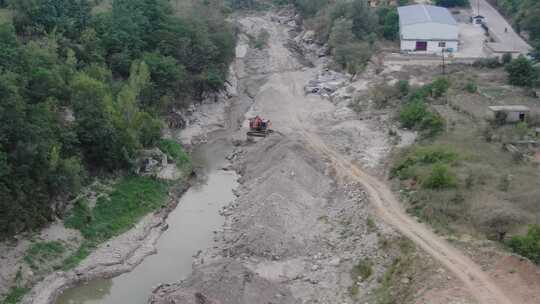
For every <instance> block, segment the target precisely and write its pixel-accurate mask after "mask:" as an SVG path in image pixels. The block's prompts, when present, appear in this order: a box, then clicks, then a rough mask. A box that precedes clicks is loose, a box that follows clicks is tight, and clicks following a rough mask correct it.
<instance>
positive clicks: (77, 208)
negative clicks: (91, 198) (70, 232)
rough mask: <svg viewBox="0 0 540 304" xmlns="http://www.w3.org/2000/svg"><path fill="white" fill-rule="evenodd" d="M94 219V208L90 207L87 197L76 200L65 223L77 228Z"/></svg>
mask: <svg viewBox="0 0 540 304" xmlns="http://www.w3.org/2000/svg"><path fill="white" fill-rule="evenodd" d="M91 220H92V210H90V208H89V207H88V202H87V201H86V199H80V200H78V201H76V202H75V204H74V205H73V208H72V209H71V210H70V213H69V215H68V217H67V218H66V219H65V220H64V225H65V226H66V227H68V228H73V229H77V230H81V229H83V228H84V227H85V226H86V225H88V223H89V222H90V221H91Z"/></svg>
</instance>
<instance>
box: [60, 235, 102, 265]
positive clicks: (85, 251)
mask: <svg viewBox="0 0 540 304" xmlns="http://www.w3.org/2000/svg"><path fill="white" fill-rule="evenodd" d="M94 247H95V244H92V243H91V242H88V241H85V242H83V243H82V244H81V246H80V247H79V249H77V251H75V252H73V253H72V254H71V255H70V256H68V257H67V258H66V259H65V260H64V261H63V263H62V269H63V270H70V269H72V268H75V267H76V266H77V265H79V263H80V262H81V261H82V260H84V259H85V258H86V257H87V256H89V255H90V253H91V252H92V249H93V248H94Z"/></svg>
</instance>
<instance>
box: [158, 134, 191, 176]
mask: <svg viewBox="0 0 540 304" xmlns="http://www.w3.org/2000/svg"><path fill="white" fill-rule="evenodd" d="M158 147H159V149H160V150H161V151H162V152H163V153H165V154H167V155H168V156H169V157H171V158H172V159H173V160H174V162H175V163H176V166H177V167H178V169H180V170H182V171H184V172H189V171H191V159H190V157H189V155H188V154H187V153H186V151H184V149H183V148H182V146H181V145H180V144H179V143H177V142H176V141H174V140H171V139H162V140H160V141H159V144H158Z"/></svg>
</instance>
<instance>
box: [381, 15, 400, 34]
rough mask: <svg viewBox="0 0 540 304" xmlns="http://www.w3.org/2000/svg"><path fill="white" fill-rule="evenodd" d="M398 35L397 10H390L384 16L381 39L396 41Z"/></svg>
mask: <svg viewBox="0 0 540 304" xmlns="http://www.w3.org/2000/svg"><path fill="white" fill-rule="evenodd" d="M398 34H399V15H398V13H397V9H391V10H390V11H389V12H388V14H386V15H385V16H384V25H383V37H384V38H386V39H388V40H396V39H397V38H398Z"/></svg>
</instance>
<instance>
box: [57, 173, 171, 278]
mask: <svg viewBox="0 0 540 304" xmlns="http://www.w3.org/2000/svg"><path fill="white" fill-rule="evenodd" d="M168 189H169V185H168V184H167V183H165V182H161V181H159V180H156V179H153V178H151V177H141V176H128V177H124V178H123V179H122V180H120V181H119V182H118V183H116V184H115V185H114V186H113V189H112V191H111V192H110V193H109V195H108V196H101V197H100V198H99V199H98V200H97V202H96V206H95V207H94V208H93V209H90V208H89V207H88V202H87V201H86V200H79V201H77V202H76V203H75V206H74V207H73V208H72V209H71V210H70V212H69V214H68V215H67V217H66V219H65V220H64V224H65V226H66V227H68V228H73V229H77V230H79V231H80V232H81V234H82V235H83V236H84V238H85V240H84V241H83V243H82V244H81V245H80V246H79V248H78V249H77V250H76V251H75V252H73V253H72V254H71V255H69V256H68V257H67V258H66V259H65V260H64V261H63V263H62V269H64V270H69V269H72V268H74V267H75V266H77V265H78V264H79V263H80V262H81V261H82V260H84V259H85V258H86V257H87V256H88V255H89V254H90V253H91V252H92V249H93V248H95V247H96V246H97V245H99V244H100V243H102V242H104V241H106V240H108V239H110V238H112V237H114V236H117V235H119V234H121V233H123V232H125V231H127V230H129V229H130V228H131V227H132V226H133V225H134V224H135V223H137V221H139V220H140V219H141V218H142V217H143V216H144V215H146V214H148V213H149V212H151V211H153V210H155V209H157V208H159V207H160V206H162V205H163V204H164V202H165V199H166V198H167V192H168Z"/></svg>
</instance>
